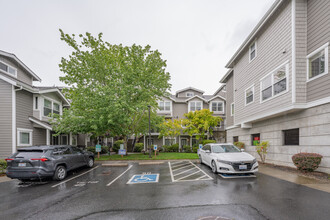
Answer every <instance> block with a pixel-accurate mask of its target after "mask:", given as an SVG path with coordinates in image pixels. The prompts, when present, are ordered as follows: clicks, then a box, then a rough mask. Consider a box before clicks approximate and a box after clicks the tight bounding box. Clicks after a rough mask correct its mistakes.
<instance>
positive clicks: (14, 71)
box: [0, 61, 17, 77]
mask: <svg viewBox="0 0 330 220" xmlns="http://www.w3.org/2000/svg"><path fill="white" fill-rule="evenodd" d="M0 70H2V71H4V72H5V73H7V74H9V75H12V76H15V77H17V69H15V68H14V67H11V66H9V65H8V64H6V63H4V62H2V61H0Z"/></svg>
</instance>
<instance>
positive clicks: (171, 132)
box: [159, 119, 183, 139]
mask: <svg viewBox="0 0 330 220" xmlns="http://www.w3.org/2000/svg"><path fill="white" fill-rule="evenodd" d="M182 130H183V128H182V120H179V119H174V120H171V119H167V120H165V121H164V122H163V123H162V124H161V125H160V131H159V137H160V138H161V137H171V139H175V138H176V137H177V136H179V135H180V134H181V132H182Z"/></svg>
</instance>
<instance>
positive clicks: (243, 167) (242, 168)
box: [238, 165, 247, 170]
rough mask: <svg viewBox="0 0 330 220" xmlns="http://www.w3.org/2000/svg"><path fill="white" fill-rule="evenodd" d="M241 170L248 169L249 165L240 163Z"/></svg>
mask: <svg viewBox="0 0 330 220" xmlns="http://www.w3.org/2000/svg"><path fill="white" fill-rule="evenodd" d="M238 168H239V169H240V170H246V169H247V165H239V167H238Z"/></svg>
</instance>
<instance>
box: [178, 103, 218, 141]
mask: <svg viewBox="0 0 330 220" xmlns="http://www.w3.org/2000/svg"><path fill="white" fill-rule="evenodd" d="M212 114H213V112H211V111H210V110H209V109H202V110H199V111H194V112H192V111H191V112H188V113H187V114H184V116H185V117H186V119H184V120H183V125H184V127H185V129H184V132H185V133H187V134H188V135H190V136H193V135H196V138H197V139H198V140H199V139H201V141H202V140H203V139H204V137H205V134H207V133H208V134H210V135H212V134H213V127H216V126H217V125H218V124H219V123H220V122H221V121H222V118H221V117H217V116H213V115H212Z"/></svg>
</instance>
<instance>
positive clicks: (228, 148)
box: [212, 144, 241, 153]
mask: <svg viewBox="0 0 330 220" xmlns="http://www.w3.org/2000/svg"><path fill="white" fill-rule="evenodd" d="M212 150H213V153H233V152H241V151H240V150H239V149H238V148H237V147H235V146H234V145H220V144H219V145H213V146H212Z"/></svg>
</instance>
